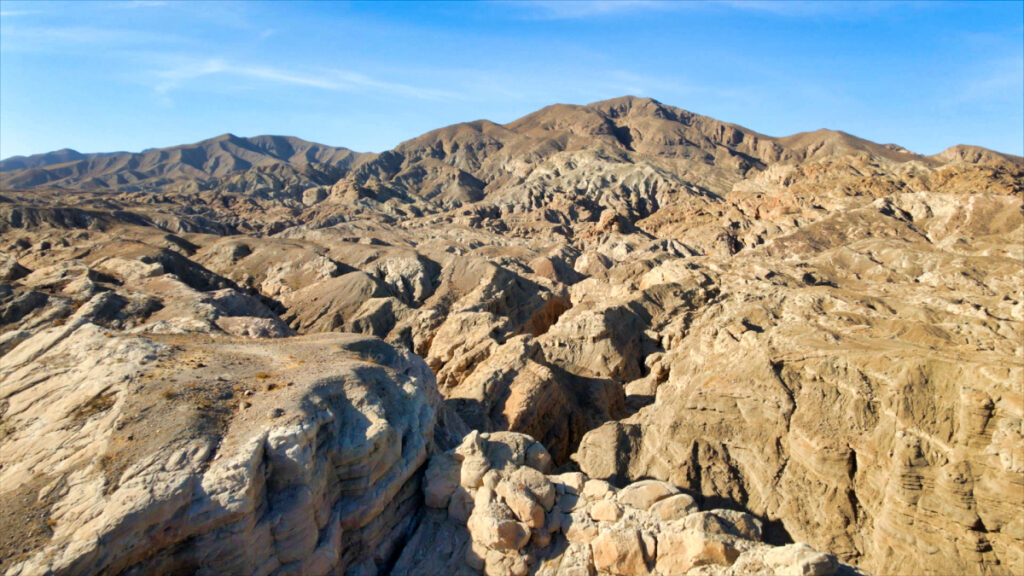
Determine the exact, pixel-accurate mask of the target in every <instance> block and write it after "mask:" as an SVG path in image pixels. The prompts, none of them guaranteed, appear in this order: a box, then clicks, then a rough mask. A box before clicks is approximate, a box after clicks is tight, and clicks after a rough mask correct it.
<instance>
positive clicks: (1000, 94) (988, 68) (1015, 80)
mask: <svg viewBox="0 0 1024 576" xmlns="http://www.w3.org/2000/svg"><path fill="white" fill-rule="evenodd" d="M977 70H978V71H977V72H976V73H975V74H974V75H973V76H972V77H969V78H967V79H966V81H965V82H964V83H963V84H962V87H961V89H960V91H959V92H958V93H957V94H956V97H955V100H956V101H957V102H959V103H968V102H986V101H1004V102H1013V101H1017V102H1020V100H1021V94H1022V93H1024V58H1022V57H1020V56H1017V57H1013V58H1005V59H999V60H993V61H990V62H988V63H986V64H984V65H982V66H979V67H978V69H977Z"/></svg>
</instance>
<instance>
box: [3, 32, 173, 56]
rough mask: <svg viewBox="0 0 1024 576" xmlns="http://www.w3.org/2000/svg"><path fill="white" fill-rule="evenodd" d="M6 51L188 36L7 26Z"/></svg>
mask: <svg viewBox="0 0 1024 576" xmlns="http://www.w3.org/2000/svg"><path fill="white" fill-rule="evenodd" d="M3 36H4V42H3V46H4V49H5V50H17V51H32V52H59V51H62V50H66V49H69V48H73V47H77V46H79V45H83V44H88V45H97V46H108V47H109V46H126V45H145V46H149V45H153V44H160V43H170V42H183V41H186V40H187V38H184V37H182V36H177V35H175V34H170V33H165V32H153V31H149V30H131V29H117V28H97V27H93V26H52V27H45V26H28V27H22V26H17V27H16V26H6V25H5V26H4V28H3Z"/></svg>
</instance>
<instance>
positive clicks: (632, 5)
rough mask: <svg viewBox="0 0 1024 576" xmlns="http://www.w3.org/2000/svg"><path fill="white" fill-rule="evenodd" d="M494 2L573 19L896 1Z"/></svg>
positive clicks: (826, 12)
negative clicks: (631, 14)
mask: <svg viewBox="0 0 1024 576" xmlns="http://www.w3.org/2000/svg"><path fill="white" fill-rule="evenodd" d="M498 4H500V5H502V6H504V7H509V8H518V9H520V10H522V11H525V13H526V14H527V15H528V17H530V18H537V19H546V20H575V19H587V18H601V17H609V16H621V15H623V14H628V13H641V12H680V11H684V10H689V11H695V10H714V9H718V10H721V9H727V10H740V11H744V12H762V13H765V14H773V15H776V16H786V17H812V16H847V15H850V14H865V13H867V14H875V13H878V12H881V11H884V10H888V9H890V8H891V7H892V6H894V5H897V4H900V2H855V1H846V0H833V1H830V2H822V1H810V0H707V1H703V2H698V1H692V2H686V1H678V2H676V1H669V0H532V1H518V2H517V1H505V0H499V2H498Z"/></svg>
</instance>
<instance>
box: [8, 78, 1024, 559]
mask: <svg viewBox="0 0 1024 576" xmlns="http://www.w3.org/2000/svg"><path fill="white" fill-rule="evenodd" d="M165 152H166V153H163V154H162V153H160V151H150V152H147V153H144V154H141V155H127V154H117V155H109V156H88V157H86V156H85V155H77V156H76V153H71V152H68V151H63V152H60V153H54V154H53V155H45V156H40V157H31V158H21V159H12V160H8V161H5V162H4V164H3V165H2V166H0V169H2V171H3V178H2V181H0V182H2V186H3V190H2V191H0V233H2V236H0V355H2V356H0V376H2V379H0V381H2V392H0V397H2V401H0V417H2V427H0V430H2V436H0V442H2V444H0V447H2V454H0V460H2V463H3V468H2V469H0V477H2V478H3V482H2V483H0V491H2V494H0V497H2V498H3V500H4V501H5V502H8V501H9V502H15V505H14V506H10V507H5V512H4V513H2V514H0V521H2V524H0V537H2V541H3V548H2V551H3V555H2V556H3V557H2V558H0V562H2V569H3V570H4V571H7V572H10V573H11V574H30V573H41V572H46V571H50V572H55V573H90V572H91V573H96V572H100V571H105V572H117V571H121V570H136V571H145V572H158V573H159V572H161V571H162V572H166V573H170V572H176V571H190V570H200V571H203V570H207V571H218V570H219V571H239V572H247V573H248V572H251V573H267V574H270V573H277V574H286V573H315V572H325V571H327V572H331V571H334V572H344V571H346V570H354V571H355V572H353V573H356V574H371V573H375V572H381V573H415V572H416V567H418V566H421V565H422V566H432V567H442V566H443V567H444V569H445V570H450V571H451V573H458V572H459V571H474V570H487V571H489V572H492V573H520V572H521V571H522V570H524V569H525V570H527V571H532V572H535V573H545V574H547V573H550V574H576V573H586V574H589V573H591V571H600V572H602V573H623V574H624V573H635V572H637V571H640V572H644V571H655V572H660V573H682V572H684V571H686V570H689V571H690V572H691V573H700V574H706V573H709V571H710V572H715V571H718V572H723V573H736V574H739V573H749V572H751V571H753V572H756V571H759V570H761V571H773V570H774V571H779V570H782V568H780V567H782V566H791V567H792V566H799V567H800V568H799V570H802V571H804V572H802V573H817V572H819V571H826V572H827V571H828V570H830V569H833V568H835V567H836V566H837V565H836V564H834V563H833V562H832V561H831V560H828V558H830V557H829V556H828V555H829V554H831V555H833V556H835V557H836V558H837V559H838V561H839V564H838V566H839V568H838V569H839V570H840V571H842V570H852V569H853V568H849V566H850V565H854V566H856V567H857V569H858V570H864V571H866V572H876V573H880V574H927V573H930V574H944V573H948V572H950V571H955V572H958V573H972V574H1009V573H1016V572H1019V571H1020V570H1022V569H1024V525H1022V524H1021V519H1020V514H1019V512H1020V510H1021V507H1022V506H1024V465H1022V464H1021V461H1022V454H1024V428H1022V426H1024V424H1022V422H1024V399H1022V396H1021V394H1022V390H1021V382H1022V380H1024V360H1022V358H1024V346H1022V345H1021V342H1022V340H1024V294H1022V293H1021V288H1020V287H1021V286H1024V266H1022V262H1024V237H1022V234H1024V216H1022V210H1021V199H1022V194H1024V160H1022V159H1020V158H1018V157H1012V156H1006V155H1002V154H998V153H995V152H992V151H988V150H984V149H980V148H975V147H969V146H958V147H954V148H951V149H949V150H947V151H945V152H943V153H942V154H938V155H935V156H921V155H917V154H914V153H912V152H909V151H907V150H904V149H902V148H900V147H898V146H893V145H879V144H875V143H872V142H868V141H865V140H861V139H859V138H856V137H853V136H850V135H848V134H844V133H841V132H831V131H819V132H812V133H805V134H798V135H794V136H789V137H784V138H775V137H770V136H765V135H762V134H758V133H756V132H753V131H751V130H748V129H745V128H742V127H739V126H735V125H731V124H726V123H723V122H719V121H717V120H713V119H711V118H706V117H702V116H699V115H696V114H692V113H690V112H686V111H684V110H680V109H677V108H672V107H670V106H665V105H663V104H661V103H658V102H656V101H653V100H649V99H637V98H620V99H615V100H610V101H606V102H599V103H595V104H592V105H588V106H564V105H558V106H552V107H549V108H545V109H543V110H540V111H538V112H536V113H534V114H531V115H529V116H526V117H524V118H522V119H520V120H517V121H515V122H512V123H509V124H507V125H504V126H501V125H497V124H493V123H489V122H474V123H468V124H460V125H456V126H450V127H447V128H443V129H440V130H436V131H434V132H430V133H428V134H425V135H423V136H421V137H419V138H416V139H413V140H410V141H408V142H405V143H403V144H401V145H400V146H398V147H396V148H395V149H394V150H391V151H387V152H384V153H381V154H379V155H356V154H352V153H351V152H349V151H347V150H344V149H331V148H328V147H320V146H317V145H312V144H311V143H303V142H301V141H297V140H292V139H279V138H255V139H240V138H236V137H231V136H225V137H221V138H217V139H213V140H210V141H206V142H203V143H199V144H197V145H193V146H186V147H178V148H175V149H168V150H167V151H165ZM183 155H184V156H183ZM204 155H205V156H204ZM186 157H187V158H186ZM175 158H178V159H181V158H184V159H185V160H188V161H187V162H184V161H182V162H177V163H175V161H174V159H175ZM204 158H205V160H203V159H204ZM167 159H170V161H169V162H165V160H167ZM199 160H203V161H202V162H200V161H199ZM129 166H136V167H138V166H141V167H143V168H144V169H140V170H134V171H132V170H131V169H129V168H128V167H129ZM340 333H359V334H362V336H353V335H348V336H345V335H342V334H340ZM377 339H380V340H377ZM385 342H386V344H385ZM416 356H419V357H421V358H422V361H420V360H419V359H417V358H416ZM289 383H291V385H289ZM247 393H251V394H249V395H247ZM279 410H280V411H281V412H280V413H279V412H278V411H279ZM524 435H528V436H524ZM129 436H131V439H130V440H129V439H128V437H129ZM271 439H279V440H280V442H279V443H274V442H278V441H277V440H274V442H271ZM467 442H469V444H467ZM474 443H479V445H477V444H474ZM487 443H497V444H496V446H507V449H502V450H504V452H503V455H501V456H496V455H494V454H491V453H490V452H488V448H487V445H489V444H487ZM456 446H461V448H459V449H458V450H456V451H454V452H451V450H452V449H454V448H455V447H456ZM478 452H479V453H478ZM429 454H434V457H433V458H432V459H431V460H429V464H428V463H427V462H428V455H429ZM496 458H497V459H496ZM501 458H504V460H501ZM581 473H582V474H585V475H586V482H585V483H584V485H580V486H576V484H575V483H577V480H579V479H580V478H581V477H582V476H578V474H581ZM567 474H568V475H567ZM421 477H422V478H423V479H424V482H425V487H426V489H425V491H423V490H421V487H420V478H421ZM598 481H602V482H603V483H602V484H596V482H598ZM638 482H641V483H643V484H637V483H638ZM545 483H547V484H545ZM548 485H550V486H553V487H554V491H555V492H554V501H553V502H552V501H549V500H550V498H549V495H550V491H549V490H548V489H547V488H546V486H548ZM590 485H593V486H604V487H605V488H606V491H607V493H608V494H611V495H612V496H609V497H604V492H602V494H601V495H597V494H592V492H593V491H596V490H598V488H592V489H591V490H590V491H587V490H586V489H585V487H586V486H590ZM627 486H628V487H627ZM570 487H573V489H574V490H576V492H577V493H578V494H574V493H571V492H570ZM659 487H660V488H659ZM485 488H486V489H485ZM659 490H661V492H664V494H662V493H661V492H659ZM676 491H678V492H679V494H675V492H676ZM567 495H569V496H578V497H579V498H578V501H582V502H584V504H582V505H581V506H582V508H580V509H579V510H577V509H575V508H574V507H573V505H570V504H567V502H568V501H569V500H571V499H572V498H567ZM652 499H653V500H652ZM477 500H479V502H477ZM648 500H652V501H651V502H650V506H645V504H647V503H648ZM548 504H550V506H548ZM564 507H568V509H567V510H564V509H563V508H564ZM698 509H699V510H703V511H704V512H697V510H698ZM7 510H11V512H8V511H7ZM555 510H558V512H557V513H555V512H554V511H555ZM574 514H575V515H576V516H578V517H579V519H578V521H574V522H572V523H570V524H571V525H565V524H563V520H564V519H565V518H566V517H569V518H572V517H573V515H574ZM739 514H742V515H743V516H742V520H740V519H739V518H741V516H737V515H739ZM556 520H557V522H556ZM736 522H740V523H741V524H743V525H744V526H748V527H749V526H756V527H757V531H758V532H759V533H758V534H756V535H755V534H754V532H751V531H747V532H743V530H747V529H746V528H742V529H741V528H737V527H736ZM726 524H729V525H730V526H732V528H725V527H723V526H726ZM592 527H593V528H592ZM570 528H571V529H570ZM737 530H739V532H737ZM484 533H486V534H487V536H486V537H485V536H483V535H482V534H484ZM474 534H475V535H476V536H475V538H476V539H475V540H474V536H473V535H474ZM429 538H433V542H436V544H432V545H429V546H428V545H427V543H426V540H427V539H429ZM581 538H589V539H588V540H586V542H583V541H582V540H581ZM762 540H765V541H769V542H771V543H772V544H779V545H781V544H788V543H789V542H792V541H797V542H806V543H807V546H803V545H798V544H788V545H786V546H768V545H766V544H764V543H763V542H762ZM474 542H475V543H474ZM594 542H597V545H596V547H595V545H594ZM811 547H812V548H811ZM467 550H469V551H472V553H473V554H475V556H472V557H469V556H467V552H466V551H467ZM815 550H817V551H820V553H819V552H815ZM666 551H671V552H672V553H669V554H666ZM428 556H429V558H428ZM467 558H469V560H470V561H469V562H468V563H467V562H466V560H467ZM823 558H826V560H823ZM423 562H426V563H425V564H423ZM716 566H719V567H720V568H716ZM787 570H788V568H787ZM403 571H404V572H403Z"/></svg>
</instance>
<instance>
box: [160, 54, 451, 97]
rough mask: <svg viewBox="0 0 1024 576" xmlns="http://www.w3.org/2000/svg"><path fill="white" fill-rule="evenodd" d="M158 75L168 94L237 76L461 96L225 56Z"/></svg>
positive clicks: (357, 89) (308, 85) (162, 91)
mask: <svg viewBox="0 0 1024 576" xmlns="http://www.w3.org/2000/svg"><path fill="white" fill-rule="evenodd" d="M155 76H156V78H157V79H158V82H157V83H156V85H155V86H154V88H155V89H156V91H157V93H158V94H161V95H167V94H168V93H169V92H171V91H172V90H176V89H178V88H181V87H182V86H183V85H184V84H185V83H186V82H188V81H191V80H196V79H199V78H203V77H210V76H234V77H240V78H250V79H254V80H260V81H264V82H270V83H273V84H281V85H287V86H299V87H305V88H315V89H320V90H330V91H335V92H381V93H387V94H393V95H398V96H405V97H409V98H417V99H422V100H451V99H461V96H460V95H459V94H456V93H453V92H448V91H445V90H437V89H434V88H424V87H418V86H411V85H408V84H400V83H396V82H387V81H383V80H378V79H375V78H372V77H370V76H367V75H365V74H360V73H358V72H351V71H347V70H335V69H320V70H316V71H309V72H300V71H294V70H286V69H282V68H275V67H272V66H247V65H240V64H234V63H231V62H228V61H225V60H221V59H207V60H200V61H190V62H185V63H180V64H178V65H177V66H174V67H172V68H167V69H164V70H160V71H158V72H156V74H155Z"/></svg>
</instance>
